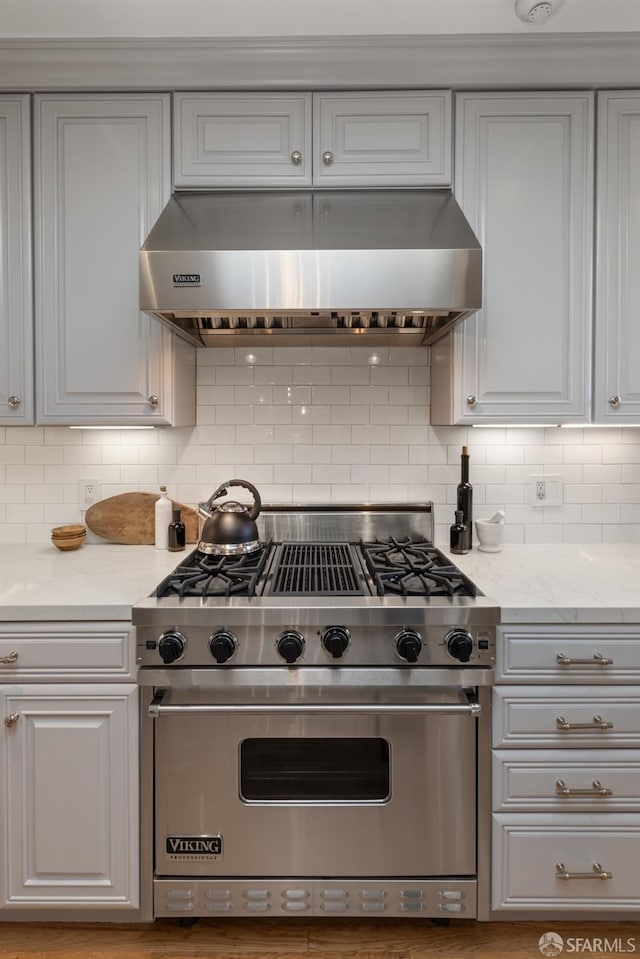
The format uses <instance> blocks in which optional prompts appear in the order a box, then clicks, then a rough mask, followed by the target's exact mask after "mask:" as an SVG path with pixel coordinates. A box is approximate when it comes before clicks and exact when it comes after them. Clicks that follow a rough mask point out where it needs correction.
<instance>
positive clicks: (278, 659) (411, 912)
mask: <svg viewBox="0 0 640 959" xmlns="http://www.w3.org/2000/svg"><path fill="white" fill-rule="evenodd" d="M258 524H259V533H260V536H261V538H264V539H266V540H273V541H274V544H275V545H274V547H273V549H272V550H271V552H270V553H269V554H268V555H269V560H268V563H267V566H266V567H264V585H263V586H262V587H261V589H262V593H260V592H259V593H258V594H257V595H255V596H249V597H242V596H230V597H219V596H214V597H207V598H203V597H199V598H198V597H196V596H193V597H180V596H176V595H174V596H161V597H150V598H149V599H148V600H144V601H143V602H141V603H138V604H137V605H136V607H135V609H134V624H135V626H136V636H137V651H138V662H139V663H140V664H141V667H142V668H141V669H140V670H139V673H138V681H139V684H140V686H141V696H140V723H141V741H142V810H143V815H142V821H143V828H142V856H143V900H144V901H145V902H147V901H148V897H149V895H150V893H149V890H150V889H151V888H152V889H153V897H154V904H153V914H154V915H155V916H176V915H180V914H183V915H193V916H200V915H203V916H206V915H254V914H258V915H264V914H270V915H281V916H282V915H292V916H295V915H318V916H321V915H336V914H338V915H350V916H351V915H364V914H366V915H386V916H403V917H407V918H411V917H416V916H423V917H425V916H434V917H435V916H446V915H449V914H454V915H455V914H457V915H460V916H463V917H465V918H476V917H478V916H481V917H483V918H487V917H488V913H489V891H488V877H489V848H490V844H489V835H490V832H489V826H490V801H489V797H490V770H489V756H490V711H491V684H492V680H493V669H492V664H493V662H494V660H495V624H496V622H497V620H498V609H497V608H496V606H495V604H494V603H493V602H492V601H491V600H490V599H488V598H487V597H483V596H475V595H473V594H470V595H467V596H461V597H456V596H451V595H448V594H447V595H435V594H434V595H433V596H424V595H419V596H402V595H398V594H396V595H384V596H378V595H376V594H375V592H374V593H370V592H368V587H367V590H363V591H362V592H361V593H359V592H354V591H351V586H353V585H354V583H355V580H358V581H360V579H361V578H363V577H364V578H366V576H367V575H368V573H367V570H366V568H365V566H364V565H362V566H361V567H360V568H359V569H358V564H359V563H360V564H361V563H362V562H363V560H362V555H361V546H360V540H361V539H365V540H367V541H376V540H381V541H382V544H383V549H382V556H386V544H388V542H389V537H390V536H393V537H397V538H398V539H404V538H406V537H409V538H411V539H412V540H413V541H414V542H415V541H418V544H420V541H421V540H424V539H426V540H427V541H431V540H432V532H433V515H432V510H431V504H428V503H425V504H419V505H415V504H408V505H407V506H405V507H403V508H402V509H393V508H390V507H388V506H384V507H381V506H376V505H370V506H364V507H354V506H350V507H342V508H335V509H334V508H331V507H327V506H310V507H296V506H287V507H264V508H263V511H262V513H261V514H260V517H259V518H258ZM345 544H347V548H346V550H345V549H343V547H344V546H345ZM420 545H424V544H420ZM309 547H311V548H309ZM394 549H395V547H394ZM327 552H329V553H330V554H331V555H330V557H329V559H330V560H331V564H330V565H334V566H335V565H336V564H337V568H338V572H340V571H343V570H344V569H346V568H349V569H350V570H351V571H352V572H353V574H354V577H355V579H354V581H353V582H352V580H351V578H348V582H347V583H346V588H347V592H348V595H335V596H331V595H324V594H322V592H320V594H319V595H308V593H307V592H306V590H307V588H312V589H313V588H315V583H316V582H317V580H316V573H315V572H314V570H315V568H316V566H318V563H320V565H322V566H323V568H324V566H326V562H325V560H326V558H327V557H326V555H325V554H326V553H327ZM375 552H376V556H377V554H378V552H379V548H378V546H376V550H375ZM300 553H302V554H303V557H302V569H303V570H307V571H308V572H309V578H308V580H307V581H306V584H305V586H304V588H303V591H302V592H295V590H294V592H293V594H292V595H284V596H274V595H272V594H271V592H270V590H271V586H272V582H271V578H272V575H273V578H274V579H275V572H277V570H278V569H280V564H281V563H282V564H283V568H285V567H286V569H287V570H288V569H289V567H288V566H287V564H286V563H285V560H287V561H288V562H289V561H290V564H291V569H292V570H294V571H295V575H296V576H297V571H298V565H297V563H298V555H299V554H300ZM422 556H423V554H422V553H420V558H422ZM318 557H321V558H322V559H321V560H320V559H318ZM441 559H442V557H441ZM272 560H273V568H272V567H271V566H270V565H269V564H270V563H271V561H272ZM445 563H446V559H445ZM186 566H187V569H188V570H189V572H190V571H191V569H192V568H193V567H192V566H191V564H190V563H189V562H187V564H186ZM251 568H252V569H253V567H251ZM439 568H440V569H442V567H441V566H440V567H439ZM261 569H262V567H261ZM318 569H319V566H318ZM454 571H455V567H454ZM261 575H262V574H261ZM456 575H458V574H457V571H456ZM294 579H295V577H294ZM356 585H357V584H356ZM471 586H472V584H471ZM289 587H290V584H287V587H286V588H287V589H289ZM296 588H297V585H296ZM321 588H324V585H323V586H322V587H321ZM331 588H333V586H332V587H331ZM340 588H344V583H342V582H341V583H340ZM358 589H360V586H359V585H358ZM454 637H455V638H456V642H457V643H458V644H459V642H460V637H462V638H463V639H465V640H467V641H468V644H469V646H468V648H467V651H468V649H469V648H470V650H471V651H470V657H469V661H468V662H464V663H463V662H461V661H460V659H459V658H457V657H456V649H457V647H456V645H455V644H454V642H453V638H454ZM283 639H285V640H286V642H287V643H292V644H293V646H294V647H295V655H294V656H293V658H292V659H290V658H287V655H288V654H287V653H286V651H285V652H283V650H282V648H281V642H282V641H283ZM161 641H167V642H169V647H168V649H169V651H170V653H171V657H169V658H165V657H164V655H160V646H161ZM408 641H410V642H411V643H412V644H413V646H412V647H411V648H412V649H413V651H414V653H415V650H416V648H417V649H418V655H417V657H416V659H415V661H409V660H410V659H411V657H410V656H409V652H408V650H407V642H408ZM214 644H215V649H214ZM403 644H404V645H403ZM416 644H417V645H416ZM465 655H466V652H465ZM163 659H164V662H163ZM283 659H284V660H285V661H284V662H283ZM453 757H455V761H452V758H453ZM322 877H324V878H322Z"/></svg>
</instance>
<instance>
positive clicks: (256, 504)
mask: <svg viewBox="0 0 640 959" xmlns="http://www.w3.org/2000/svg"><path fill="white" fill-rule="evenodd" d="M230 486H244V488H245V489H248V490H249V492H250V493H251V495H252V496H253V506H252V507H251V509H250V510H249V519H256V518H257V516H258V514H259V512H260V510H261V509H262V501H261V499H260V493H259V492H258V490H257V489H256V488H255V486H254V485H253V483H250V482H249V481H248V480H241V479H232V480H227V481H226V483H222V484H221V485H220V486H219V487H218V488H217V490H216V491H215V493H212V494H211V496H210V497H209V499H208V500H207V502H206V503H201V504H200V506H201V507H202V508H201V509H200V508H199V509H198V512H199V513H200V515H201V516H203V517H204V518H207V517H208V516H209V515H210V514H211V509H212V507H213V504H214V502H215V500H217V498H218V497H219V496H225V495H226V493H227V492H228V490H229V487H230Z"/></svg>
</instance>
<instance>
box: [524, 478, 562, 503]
mask: <svg viewBox="0 0 640 959" xmlns="http://www.w3.org/2000/svg"><path fill="white" fill-rule="evenodd" d="M529 482H530V484H531V505H532V506H561V505H562V483H563V480H562V477H561V476H554V475H551V474H550V473H545V475H544V476H530V477H529Z"/></svg>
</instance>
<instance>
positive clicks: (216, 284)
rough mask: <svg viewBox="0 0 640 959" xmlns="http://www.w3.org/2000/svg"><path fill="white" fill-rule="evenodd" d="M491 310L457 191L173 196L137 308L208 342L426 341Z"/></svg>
mask: <svg viewBox="0 0 640 959" xmlns="http://www.w3.org/2000/svg"><path fill="white" fill-rule="evenodd" d="M481 305H482V251H481V249H480V246H479V244H478V241H477V239H476V237H475V235H474V234H473V231H472V230H471V228H470V226H469V224H468V223H467V221H466V219H465V218H464V215H463V213H462V211H461V210H460V207H459V206H458V204H457V203H456V201H455V199H454V198H453V196H452V194H451V193H450V192H449V191H446V190H375V191H372V190H363V191H349V190H344V191H338V192H324V191H317V192H315V193H314V192H296V191H289V192H283V191H280V192H277V191H272V192H267V191H265V192H254V193H251V192H243V193H229V192H225V193H185V194H182V195H180V194H175V195H174V196H173V197H172V198H171V200H170V201H169V203H168V204H167V206H166V207H165V209H164V211H163V213H162V214H161V216H160V217H159V219H158V221H157V222H156V224H155V226H154V227H153V229H152V230H151V233H150V234H149V236H148V237H147V239H146V241H145V243H144V245H143V247H142V250H141V252H140V307H141V309H142V310H145V311H146V312H148V313H152V314H154V315H155V316H157V317H159V318H160V319H162V320H163V321H164V322H166V323H168V324H169V325H170V326H171V327H172V328H173V329H175V330H176V332H178V333H180V335H182V336H183V337H184V338H186V339H188V340H189V341H190V342H193V343H195V344H196V345H198V346H206V345H212V346H215V345H224V344H225V342H227V339H228V338H229V337H231V339H230V340H229V342H231V343H233V345H234V346H238V345H245V344H251V343H256V342H263V343H264V342H267V338H268V337H272V338H273V342H277V343H278V344H283V345H287V344H289V343H295V342H300V341H301V340H305V341H307V340H309V341H312V342H314V343H321V342H322V343H331V344H333V345H338V344H340V343H361V344H363V345H364V344H365V343H367V342H371V343H376V344H379V345H385V344H388V343H394V344H398V345H400V344H404V345H411V344H427V343H430V342H433V341H434V340H435V339H437V338H438V337H439V336H441V335H443V334H444V333H445V332H446V331H447V330H448V329H449V328H450V327H451V326H452V325H453V324H454V323H456V322H457V321H459V320H460V319H462V318H464V317H465V316H468V315H469V314H470V313H473V312H474V311H476V310H477V309H479V308H480V306H481Z"/></svg>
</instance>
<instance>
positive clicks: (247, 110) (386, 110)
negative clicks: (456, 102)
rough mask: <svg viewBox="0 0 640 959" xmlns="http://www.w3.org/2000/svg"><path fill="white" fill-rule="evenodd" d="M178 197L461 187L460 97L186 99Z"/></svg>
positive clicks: (179, 131)
mask: <svg viewBox="0 0 640 959" xmlns="http://www.w3.org/2000/svg"><path fill="white" fill-rule="evenodd" d="M174 167H175V172H174V183H175V186H176V188H177V189H189V188H192V189H202V188H213V189H219V188H224V187H229V188H238V187H248V188H253V187H255V188H260V187H262V188H271V189H275V188H289V187H293V188H296V187H298V188H304V187H309V186H312V185H313V186H328V187H346V186H352V187H366V186H372V187H373V186H375V187H379V186H438V185H448V184H450V182H451V94H450V93H449V92H448V91H436V92H433V93H425V92H418V91H416V92H412V91H401V92H389V93H371V92H352V93H331V94H328V93H326V94H325V93H314V94H313V95H312V94H310V93H300V94H291V93H265V94H250V93H215V94H211V93H177V94H175V95H174Z"/></svg>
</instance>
